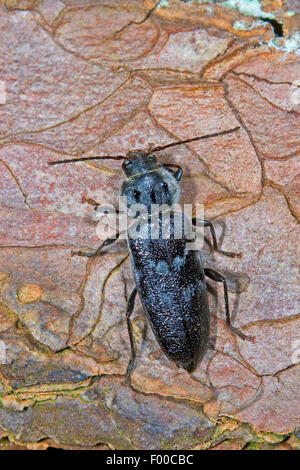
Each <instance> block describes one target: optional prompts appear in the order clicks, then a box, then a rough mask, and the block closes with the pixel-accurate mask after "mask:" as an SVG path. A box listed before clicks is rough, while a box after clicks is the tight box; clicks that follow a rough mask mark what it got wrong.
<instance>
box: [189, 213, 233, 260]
mask: <svg viewBox="0 0 300 470" xmlns="http://www.w3.org/2000/svg"><path fill="white" fill-rule="evenodd" d="M197 222H200V223H202V224H203V225H204V227H209V229H210V233H211V237H212V241H213V248H214V251H217V252H218V253H220V254H221V255H225V256H229V257H230V258H241V257H242V255H241V253H233V252H232V251H223V250H221V249H220V248H219V247H218V242H217V236H216V232H215V229H214V226H213V224H212V223H211V222H210V220H206V219H198V218H197V217H193V218H192V223H193V226H194V227H197Z"/></svg>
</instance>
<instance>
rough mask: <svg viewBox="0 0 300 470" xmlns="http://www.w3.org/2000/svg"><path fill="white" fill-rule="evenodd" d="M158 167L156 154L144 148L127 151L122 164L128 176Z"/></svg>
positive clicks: (147, 171)
mask: <svg viewBox="0 0 300 470" xmlns="http://www.w3.org/2000/svg"><path fill="white" fill-rule="evenodd" d="M158 167H159V165H158V163H157V159H156V156H155V155H153V154H151V153H146V152H144V151H143V150H131V151H130V152H128V153H127V155H126V158H125V160H124V162H123V164H122V169H123V171H124V173H125V175H126V176H127V178H130V177H131V176H136V175H138V174H143V173H149V171H153V170H157V169H158Z"/></svg>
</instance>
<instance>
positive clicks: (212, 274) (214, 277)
mask: <svg viewBox="0 0 300 470" xmlns="http://www.w3.org/2000/svg"><path fill="white" fill-rule="evenodd" d="M204 274H205V276H207V277H209V279H212V280H213V281H216V282H222V283H223V288H224V302H225V311H226V324H227V325H228V326H229V328H230V329H231V330H232V331H233V332H234V333H235V334H237V335H238V336H240V337H241V338H242V339H248V340H250V341H253V337H252V336H246V335H244V333H242V332H241V331H240V330H238V329H237V328H235V327H234V326H232V324H231V318H230V312H229V301H228V288H227V282H226V279H225V277H224V276H222V274H220V273H218V272H217V271H215V270H214V269H210V268H205V269H204Z"/></svg>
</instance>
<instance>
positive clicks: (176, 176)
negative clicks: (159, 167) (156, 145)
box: [163, 163, 183, 181]
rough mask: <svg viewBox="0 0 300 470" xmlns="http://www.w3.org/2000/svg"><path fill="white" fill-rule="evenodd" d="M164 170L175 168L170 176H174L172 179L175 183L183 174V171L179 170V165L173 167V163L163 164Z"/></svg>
mask: <svg viewBox="0 0 300 470" xmlns="http://www.w3.org/2000/svg"><path fill="white" fill-rule="evenodd" d="M163 167H164V168H166V169H167V170H168V169H169V168H172V169H173V168H176V171H172V175H173V176H174V178H175V179H176V180H177V181H180V180H181V177H182V174H183V169H182V168H181V166H179V165H175V163H174V164H173V163H165V164H164V165H163Z"/></svg>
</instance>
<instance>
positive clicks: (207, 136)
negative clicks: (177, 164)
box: [149, 126, 240, 153]
mask: <svg viewBox="0 0 300 470" xmlns="http://www.w3.org/2000/svg"><path fill="white" fill-rule="evenodd" d="M239 129H240V126H237V127H234V128H233V129H228V130H227V131H221V132H215V133H214V134H206V135H201V136H200V137H193V138H192V139H186V140H179V141H178V142H172V143H171V144H167V145H162V146H160V147H155V148H154V149H152V150H151V151H150V152H149V153H153V152H160V151H161V150H165V149H167V148H169V147H175V145H181V144H189V143H190V142H196V141H197V140H202V139H209V138H211V137H217V136H219V135H225V134H232V132H235V131H238V130H239Z"/></svg>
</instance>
